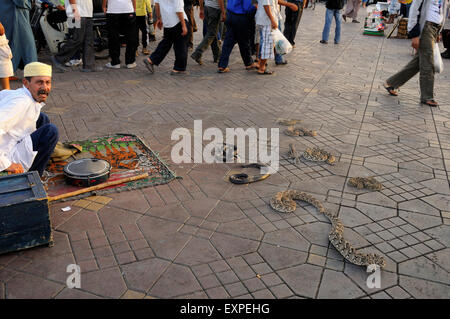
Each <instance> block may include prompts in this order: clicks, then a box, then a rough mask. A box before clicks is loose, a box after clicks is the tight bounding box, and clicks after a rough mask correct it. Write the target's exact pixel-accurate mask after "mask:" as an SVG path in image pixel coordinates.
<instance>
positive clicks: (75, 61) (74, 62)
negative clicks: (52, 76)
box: [66, 59, 83, 66]
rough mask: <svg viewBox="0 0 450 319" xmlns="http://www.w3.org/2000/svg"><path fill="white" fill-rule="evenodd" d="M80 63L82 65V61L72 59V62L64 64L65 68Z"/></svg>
mask: <svg viewBox="0 0 450 319" xmlns="http://www.w3.org/2000/svg"><path fill="white" fill-rule="evenodd" d="M81 63H83V60H82V59H79V60H77V59H73V60H70V61H69V62H66V66H77V65H80V64H81Z"/></svg>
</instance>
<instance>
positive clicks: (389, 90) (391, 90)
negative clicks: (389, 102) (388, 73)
mask: <svg viewBox="0 0 450 319" xmlns="http://www.w3.org/2000/svg"><path fill="white" fill-rule="evenodd" d="M383 87H384V88H385V89H386V91H388V93H389V94H390V95H392V96H398V92H397V91H396V90H395V87H393V86H388V84H387V83H384V84H383Z"/></svg>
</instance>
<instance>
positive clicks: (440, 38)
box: [436, 33, 442, 43]
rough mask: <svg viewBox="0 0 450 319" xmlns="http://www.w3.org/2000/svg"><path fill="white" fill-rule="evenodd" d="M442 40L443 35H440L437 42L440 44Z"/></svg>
mask: <svg viewBox="0 0 450 319" xmlns="http://www.w3.org/2000/svg"><path fill="white" fill-rule="evenodd" d="M441 40H442V34H441V33H440V34H439V35H438V36H437V39H436V42H437V43H439V42H441Z"/></svg>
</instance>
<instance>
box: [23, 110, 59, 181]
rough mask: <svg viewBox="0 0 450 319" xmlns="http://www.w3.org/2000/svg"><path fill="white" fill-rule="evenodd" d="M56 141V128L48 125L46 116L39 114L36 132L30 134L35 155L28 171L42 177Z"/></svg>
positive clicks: (57, 135) (48, 120)
mask: <svg viewBox="0 0 450 319" xmlns="http://www.w3.org/2000/svg"><path fill="white" fill-rule="evenodd" d="M58 139H59V134H58V129H57V127H56V126H55V125H54V124H51V123H50V119H49V118H48V116H47V114H45V113H42V112H41V114H40V115H39V118H38V120H37V122H36V131H34V132H33V133H32V134H31V140H32V142H33V151H35V152H37V154H36V157H35V158H34V161H33V164H31V167H30V169H29V171H38V172H39V175H40V176H42V174H43V173H44V170H45V168H46V167H47V164H48V161H49V160H50V156H51V155H52V153H53V150H54V149H55V146H56V143H57V142H58Z"/></svg>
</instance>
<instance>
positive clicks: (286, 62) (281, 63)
mask: <svg viewBox="0 0 450 319" xmlns="http://www.w3.org/2000/svg"><path fill="white" fill-rule="evenodd" d="M275 64H276V65H285V64H288V61H286V60H283V61H281V62H275Z"/></svg>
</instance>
